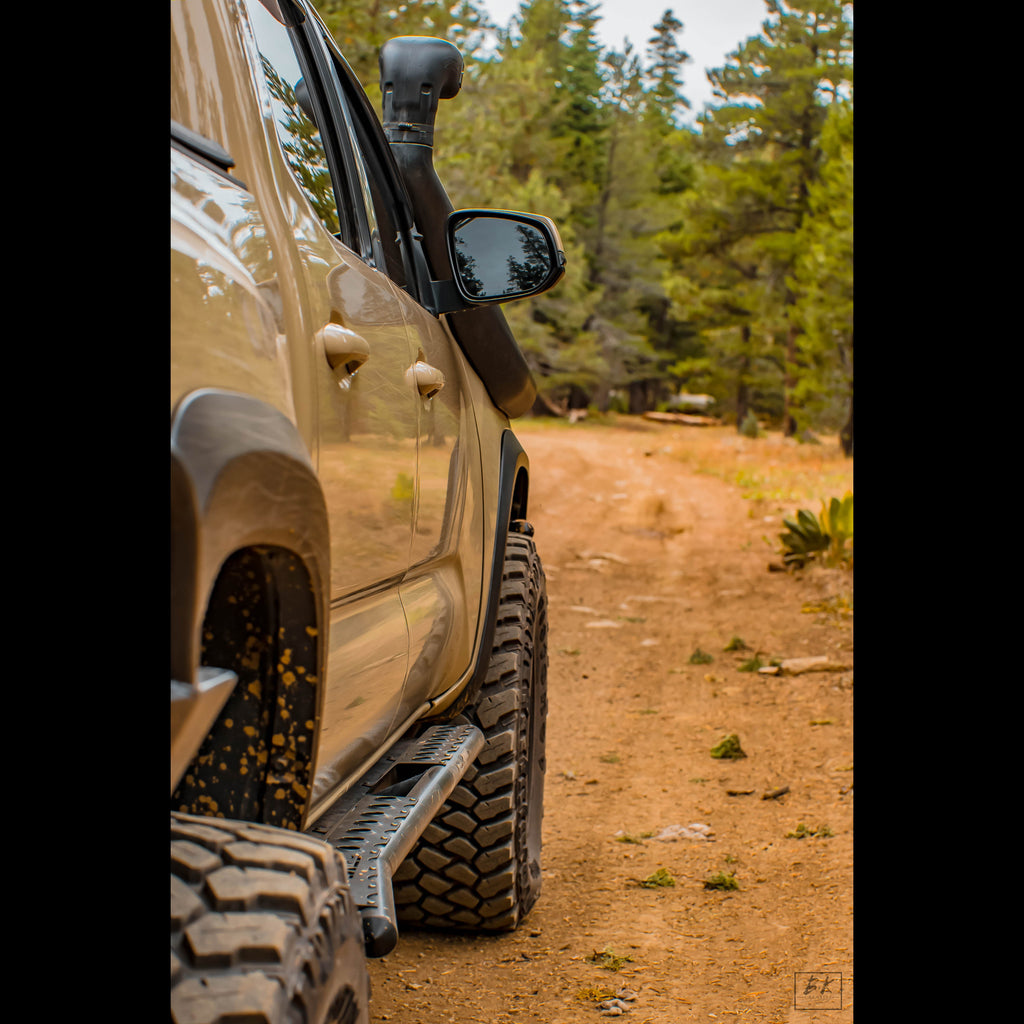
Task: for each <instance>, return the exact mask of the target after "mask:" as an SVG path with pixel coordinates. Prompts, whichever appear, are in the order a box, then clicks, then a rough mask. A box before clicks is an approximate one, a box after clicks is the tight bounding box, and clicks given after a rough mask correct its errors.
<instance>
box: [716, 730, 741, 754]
mask: <svg viewBox="0 0 1024 1024" xmlns="http://www.w3.org/2000/svg"><path fill="white" fill-rule="evenodd" d="M711 756H712V757H714V758H718V759H719V760H723V759H724V760H726V761H733V760H736V759H738V758H741V757H746V756H747V755H746V754H745V753H744V751H743V748H742V747H741V746H740V738H739V736H737V735H736V733H734V732H732V733H729V735H728V736H723V737H722V738H721V739H720V740H719V741H718V742H717V743H716V744H715V745H714V746H713V747H712V748H711Z"/></svg>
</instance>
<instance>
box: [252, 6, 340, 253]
mask: <svg viewBox="0 0 1024 1024" xmlns="http://www.w3.org/2000/svg"><path fill="white" fill-rule="evenodd" d="M247 9H248V11H249V19H250V21H251V22H252V27H253V32H254V33H255V35H256V43H257V45H258V46H259V49H260V59H261V60H262V62H263V73H264V75H265V77H266V79H267V85H268V86H269V87H270V95H271V97H272V102H273V107H274V120H275V122H276V124H277V134H278V136H279V138H280V139H281V147H282V149H284V152H285V156H286V157H287V159H288V163H289V165H290V166H291V169H292V172H293V173H294V175H295V177H296V178H297V179H298V182H299V184H300V185H301V186H302V190H303V192H305V193H306V196H307V198H308V199H309V201H310V203H311V204H312V206H313V209H314V210H316V213H317V216H318V217H319V218H320V220H321V221H322V222H323V224H324V226H325V227H326V228H327V230H328V231H330V233H331V234H332V235H336V234H337V233H338V232H339V231H340V230H341V228H340V224H339V222H338V208H337V204H336V202H335V197H334V186H333V185H332V183H331V174H330V171H329V170H328V167H327V153H326V152H325V151H324V145H323V141H322V140H321V138H320V131H319V129H318V128H317V126H316V125H315V124H314V123H313V122H312V121H311V120H310V119H309V117H308V116H307V115H306V113H305V111H304V110H303V109H302V107H301V105H300V102H299V96H298V94H297V92H296V87H297V86H299V83H300V81H301V79H302V71H301V69H300V68H299V62H298V59H297V57H296V56H295V51H294V49H293V48H292V43H291V40H290V39H289V38H288V30H287V29H286V28H285V27H284V25H281V24H280V23H278V22H277V21H275V20H274V18H273V17H272V16H271V15H270V14H269V13H268V12H267V11H266V10H265V9H264V8H263V6H262V5H261V4H259V3H249V4H247Z"/></svg>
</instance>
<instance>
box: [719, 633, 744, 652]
mask: <svg viewBox="0 0 1024 1024" xmlns="http://www.w3.org/2000/svg"><path fill="white" fill-rule="evenodd" d="M722 650H723V651H749V650H750V648H749V647H748V646H747V645H746V644H745V643H744V642H743V640H742V638H741V637H738V636H734V637H733V638H732V639H731V640H730V641H729V642H728V643H727V644H726V645H725V646H724V647H723V648H722Z"/></svg>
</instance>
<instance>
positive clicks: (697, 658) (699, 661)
mask: <svg viewBox="0 0 1024 1024" xmlns="http://www.w3.org/2000/svg"><path fill="white" fill-rule="evenodd" d="M714 660H715V659H714V657H713V656H712V655H710V654H708V653H707V651H702V650H701V649H700V648H699V647H698V648H697V649H696V650H695V651H694V652H693V654H691V655H690V664H691V665H710V664H711V662H713V661H714Z"/></svg>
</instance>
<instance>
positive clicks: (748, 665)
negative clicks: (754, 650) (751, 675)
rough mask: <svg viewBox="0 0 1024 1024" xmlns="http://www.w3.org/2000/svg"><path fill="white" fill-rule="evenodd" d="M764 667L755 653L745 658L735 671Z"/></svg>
mask: <svg viewBox="0 0 1024 1024" xmlns="http://www.w3.org/2000/svg"><path fill="white" fill-rule="evenodd" d="M762 668H764V665H763V663H762V662H761V659H760V658H759V657H758V656H757V655H756V654H755V655H754V656H753V657H752V658H747V660H746V661H745V662H743V664H742V665H740V666H739V668H738V669H737V670H736V671H737V672H758V671H760V670H761V669H762Z"/></svg>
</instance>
